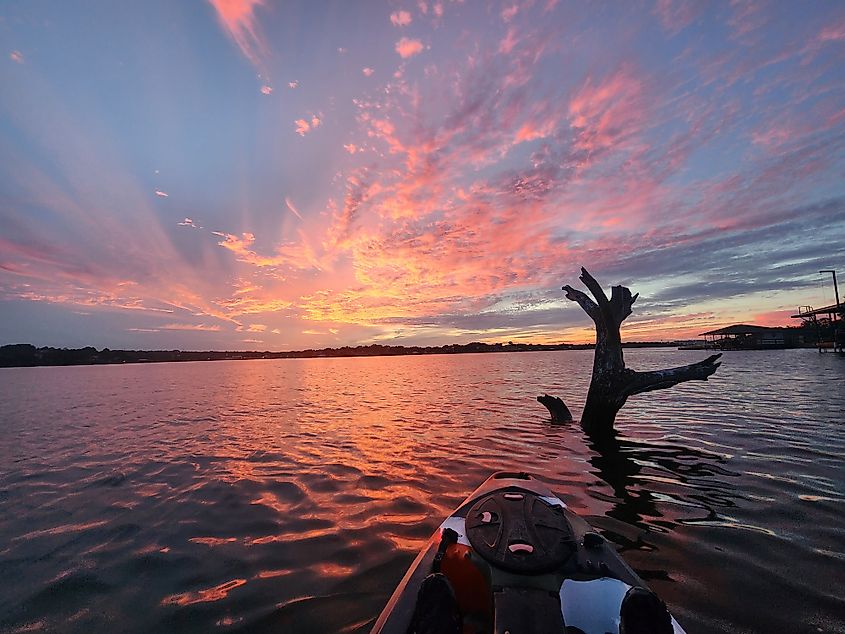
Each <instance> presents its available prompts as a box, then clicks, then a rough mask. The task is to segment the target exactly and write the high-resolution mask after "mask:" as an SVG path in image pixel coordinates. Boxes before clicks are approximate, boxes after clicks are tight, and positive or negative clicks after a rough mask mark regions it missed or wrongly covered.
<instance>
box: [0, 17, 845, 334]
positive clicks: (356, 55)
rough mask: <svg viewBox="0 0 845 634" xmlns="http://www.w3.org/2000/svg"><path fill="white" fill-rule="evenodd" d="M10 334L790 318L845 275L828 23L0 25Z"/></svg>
mask: <svg viewBox="0 0 845 634" xmlns="http://www.w3.org/2000/svg"><path fill="white" fill-rule="evenodd" d="M0 42H2V54H3V57H2V59H0V85H2V88H0V344H5V343H22V342H30V343H33V344H36V345H39V346H41V345H51V346H68V347H78V346H84V345H93V346H96V347H104V346H107V347H111V348H148V349H149V348H168V349H169V348H181V349H186V350H187V349H259V350H264V349H269V350H288V349H301V348H311V347H324V346H341V345H358V344H369V343H391V344H406V345H407V344H443V343H464V342H468V341H473V340H480V341H488V342H497V341H504V342H506V341H509V340H510V341H533V342H558V341H584V340H589V339H591V338H592V334H591V328H590V327H591V323H590V322H589V320H588V318H587V317H586V316H585V314H584V313H583V312H582V311H581V309H580V308H579V307H578V306H577V305H575V304H574V303H571V302H568V301H567V300H566V299H565V298H564V296H563V293H562V291H561V290H560V287H561V285H562V284H565V283H571V284H576V283H577V277H578V271H579V267H580V266H582V265H584V266H587V267H588V268H589V269H590V271H591V272H592V273H593V274H594V275H595V276H596V277H597V278H598V279H599V280H600V281H602V282H603V283H604V284H605V286H607V287H609V286H610V285H611V284H618V283H624V284H626V285H628V286H630V287H631V288H632V289H633V290H634V291H635V292H639V293H640V299H639V301H638V302H637V304H636V306H635V309H634V314H633V315H632V316H631V317H630V318H629V320H628V321H627V322H626V324H625V327H624V329H623V337H624V338H625V339H628V340H655V339H666V338H676V337H679V338H681V337H682V338H687V337H694V336H695V335H697V334H698V333H700V332H703V331H704V330H708V329H710V328H714V327H718V326H720V325H725V324H729V323H738V322H750V323H759V324H787V323H790V321H793V322H794V320H790V319H789V318H788V316H789V315H790V314H792V313H793V312H795V308H796V307H797V306H798V305H804V304H809V305H815V306H820V305H824V304H826V303H827V304H829V303H832V302H833V288H832V283H831V281H830V276H829V275H828V276H823V275H819V273H818V270H819V269H829V268H838V271H840V272H841V278H842V279H843V280H845V257H843V256H845V3H842V2H829V3H826V2H816V1H814V2H809V3H803V2H772V3H768V2H757V1H755V2H724V3H717V2H712V3H711V2H682V1H676V0H658V1H657V2H610V3H602V2H589V3H588V2H563V1H561V2H555V1H553V0H552V1H547V0H538V1H536V2H531V1H527V2H516V3H512V2H509V1H508V2H505V3H502V4H497V3H493V2H472V1H470V0H466V1H465V2H449V1H445V0H442V1H434V2H432V1H428V0H426V1H422V0H421V1H416V0H408V1H407V2H389V3H380V2H370V1H367V2H351V1H341V2H333V3H328V2H325V3H324V2H289V1H285V2H281V1H279V2H274V1H273V0H264V1H262V0H210V1H209V0H184V1H179V2H174V1H172V0H145V1H144V2H113V1H112V0H102V1H79V2H60V1H52V2H48V1H38V0H21V1H16V0H11V1H10V0H7V1H5V2H3V3H2V5H0Z"/></svg>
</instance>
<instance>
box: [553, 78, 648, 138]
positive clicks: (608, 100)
mask: <svg viewBox="0 0 845 634" xmlns="http://www.w3.org/2000/svg"><path fill="white" fill-rule="evenodd" d="M642 94H643V85H642V81H641V80H640V79H639V78H637V77H636V76H635V75H634V74H633V73H632V72H631V71H630V69H626V68H623V69H622V70H620V71H618V72H616V73H615V74H613V75H611V76H610V77H608V78H607V79H605V80H603V81H601V82H598V83H594V82H593V81H592V80H591V79H588V80H587V82H586V83H585V84H584V85H583V86H582V87H581V88H580V89H579V90H578V91H577V93H576V94H575V95H574V96H573V97H572V98H571V99H570V102H569V118H570V125H571V126H572V128H573V129H574V130H575V131H576V141H575V145H576V147H579V148H580V149H583V150H586V151H588V152H595V151H598V150H604V149H609V148H612V147H616V148H618V147H619V146H618V144H619V143H620V142H621V141H624V140H626V139H628V138H629V137H630V136H631V134H633V133H635V132H637V131H639V127H638V124H639V123H640V122H641V121H642V120H643V118H644V117H645V114H646V112H645V109H644V106H643V104H642V98H641V97H642Z"/></svg>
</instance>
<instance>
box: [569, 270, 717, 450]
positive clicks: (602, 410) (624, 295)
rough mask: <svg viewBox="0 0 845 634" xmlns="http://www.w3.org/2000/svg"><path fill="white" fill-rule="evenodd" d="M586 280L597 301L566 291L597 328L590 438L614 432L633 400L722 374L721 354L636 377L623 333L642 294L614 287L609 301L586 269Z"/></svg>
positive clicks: (584, 421) (587, 422)
mask: <svg viewBox="0 0 845 634" xmlns="http://www.w3.org/2000/svg"><path fill="white" fill-rule="evenodd" d="M580 280H581V281H582V282H583V283H584V285H585V286H586V287H587V289H589V291H590V293H592V295H593V297H594V298H595V301H593V300H592V299H590V297H589V296H588V295H587V294H586V293H584V292H582V291H579V290H577V289H574V288H572V287H571V286H569V285H566V286H564V287H563V290H565V291H566V297H567V298H568V299H571V300H572V301H574V302H578V305H579V306H581V308H583V309H584V312H585V313H587V314H588V315H589V316H590V318H591V319H592V320H593V322H594V323H595V325H596V353H595V357H594V358H593V376H592V379H591V380H590V388H589V390H588V392H587V401H586V403H585V405H584V413H583V415H582V416H581V425H582V427H583V428H584V429H585V431H587V432H590V433H603V432H612V431H613V422H614V420H615V419H616V413H617V412H618V411H619V410H620V409H622V406H623V405H625V401H627V400H628V397H629V396H633V395H634V394H640V393H641V392H650V391H651V390H662V389H664V388H667V387H672V386H673V385H677V384H678V383H682V382H684V381H692V380H699V381H706V380H707V377H708V376H710V375H711V374H713V373H714V372H715V371H716V368H718V367H719V365H720V364H719V363H718V362H717V361H716V360H717V359H718V358H719V357H721V356H722V355H721V354H714V355H713V356H710V357H707V358H706V359H704V360H703V361H699V362H698V363H693V364H690V365H685V366H681V367H678V368H670V369H667V370H656V371H653V372H636V371H634V370H629V369H628V368H626V367H625V360H624V358H623V356H622V337H621V335H620V334H619V328H620V326H621V325H622V322H623V321H625V319H626V318H627V317H628V315H630V314H631V306H632V305H633V304H634V302H635V301H636V300H637V297H638V294H635V295H631V291H630V290H629V289H627V288H626V287H624V286H614V287H613V289H612V292H611V295H610V299H608V298H607V295H605V293H604V291H603V290H602V287H601V285H600V284H599V283H598V282H597V281H596V280H595V278H594V277H593V276H592V275H590V274H589V273H588V272H587V269H585V268H582V269H581V276H580Z"/></svg>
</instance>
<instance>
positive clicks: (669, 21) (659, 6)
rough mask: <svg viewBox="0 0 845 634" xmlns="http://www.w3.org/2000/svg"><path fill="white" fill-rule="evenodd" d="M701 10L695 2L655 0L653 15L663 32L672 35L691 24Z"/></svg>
mask: <svg viewBox="0 0 845 634" xmlns="http://www.w3.org/2000/svg"><path fill="white" fill-rule="evenodd" d="M703 8H704V4H703V3H700V2H697V1H696V0H657V3H656V4H655V5H654V13H655V14H656V15H657V17H658V19H659V20H660V24H661V26H662V27H663V28H664V30H666V31H667V32H668V33H670V34H672V35H674V34H676V33H679V32H680V31H683V30H684V29H685V28H686V27H688V26H689V25H690V24H692V22H693V20H695V19H696V18H697V17H698V16H699V15H700V14H701V11H702V9H703Z"/></svg>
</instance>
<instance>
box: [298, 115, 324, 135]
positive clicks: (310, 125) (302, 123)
mask: <svg viewBox="0 0 845 634" xmlns="http://www.w3.org/2000/svg"><path fill="white" fill-rule="evenodd" d="M321 123H322V121H321V120H320V117H318V116H317V115H311V119H310V120H309V119H297V120H296V121H294V124H295V126H296V133H297V134H298V135H299V136H305V135H306V134H308V132H310V131H312V130H314V129H315V128H317V127H319V126H320V124H321Z"/></svg>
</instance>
